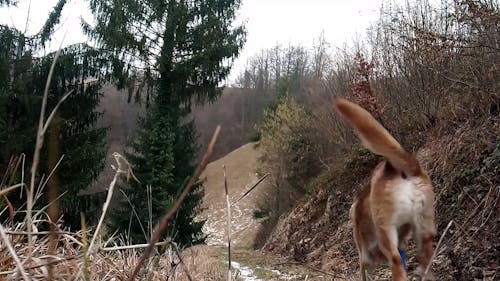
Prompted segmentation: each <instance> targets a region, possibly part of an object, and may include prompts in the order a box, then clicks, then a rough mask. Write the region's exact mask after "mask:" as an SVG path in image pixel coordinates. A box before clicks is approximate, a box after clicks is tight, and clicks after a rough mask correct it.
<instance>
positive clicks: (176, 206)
mask: <svg viewBox="0 0 500 281" xmlns="http://www.w3.org/2000/svg"><path fill="white" fill-rule="evenodd" d="M219 132H220V126H217V128H216V129H215V132H214V135H213V136H212V140H211V141H210V144H209V145H208V148H207V151H206V152H205V155H204V156H203V158H202V160H201V162H200V164H199V165H198V167H196V170H195V173H194V174H193V176H192V177H191V178H190V179H189V182H188V183H187V184H186V186H185V187H184V190H183V191H182V193H181V195H180V196H179V199H177V201H176V202H175V204H174V205H173V207H172V208H171V209H170V211H169V212H168V213H167V214H166V215H164V216H163V217H162V218H161V220H160V222H159V224H158V227H157V228H156V230H155V232H154V233H153V235H152V236H151V239H150V241H149V246H148V247H147V248H146V250H145V251H144V253H143V254H142V256H141V258H140V259H139V262H138V263H137V264H136V266H135V268H134V270H133V271H132V274H131V275H130V277H129V279H128V280H130V281H132V280H135V277H136V276H137V274H138V273H139V270H140V268H141V266H142V264H143V263H144V261H145V260H146V259H147V258H148V257H149V255H150V254H151V251H152V250H153V247H154V243H156V242H158V240H160V236H161V234H162V233H163V231H164V230H165V229H166V228H167V226H168V225H169V224H170V222H171V221H172V220H173V218H174V216H175V214H176V213H177V210H178V209H179V207H180V206H181V205H182V203H183V202H184V199H185V198H186V196H187V195H188V194H189V192H190V191H191V187H192V186H193V185H194V184H195V183H196V181H197V180H198V178H199V177H200V175H201V173H202V172H203V170H204V169H205V167H206V166H207V164H208V159H209V158H210V156H211V155H212V152H213V150H214V146H215V143H216V142H217V138H218V136H219Z"/></svg>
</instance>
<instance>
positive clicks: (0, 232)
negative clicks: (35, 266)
mask: <svg viewBox="0 0 500 281" xmlns="http://www.w3.org/2000/svg"><path fill="white" fill-rule="evenodd" d="M0 235H1V236H2V239H3V240H4V241H5V245H6V247H7V249H8V250H9V252H10V255H11V256H12V259H13V260H14V262H15V263H16V267H17V270H18V271H19V273H21V276H22V277H23V279H24V280H25V281H29V280H30V278H28V275H27V274H26V271H24V268H23V264H22V263H21V260H20V259H19V257H18V256H17V254H16V251H15V250H14V248H13V247H12V245H11V244H10V241H9V238H8V237H7V234H5V229H4V228H3V225H2V224H1V223H0Z"/></svg>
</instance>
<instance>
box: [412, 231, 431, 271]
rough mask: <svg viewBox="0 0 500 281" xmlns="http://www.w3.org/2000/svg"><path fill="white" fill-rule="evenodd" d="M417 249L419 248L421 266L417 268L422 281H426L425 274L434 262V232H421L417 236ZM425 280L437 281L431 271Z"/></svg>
mask: <svg viewBox="0 0 500 281" xmlns="http://www.w3.org/2000/svg"><path fill="white" fill-rule="evenodd" d="M417 235H418V236H419V237H417V239H416V240H417V247H418V262H419V266H418V268H417V275H419V276H420V279H421V280H424V274H425V270H426V268H427V266H429V264H430V263H431V262H432V260H431V259H432V253H433V250H432V248H433V247H432V243H433V240H434V236H435V235H434V233H432V232H424V231H422V232H420V233H418V234H417ZM425 280H435V278H434V275H433V273H432V270H431V269H429V272H428V273H427V275H426V277H425Z"/></svg>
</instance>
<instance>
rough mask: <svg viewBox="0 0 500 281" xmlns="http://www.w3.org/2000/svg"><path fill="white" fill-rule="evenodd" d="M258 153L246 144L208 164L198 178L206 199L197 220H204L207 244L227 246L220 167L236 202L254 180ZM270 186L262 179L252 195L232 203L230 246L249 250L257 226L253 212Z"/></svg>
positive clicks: (269, 190)
mask: <svg viewBox="0 0 500 281" xmlns="http://www.w3.org/2000/svg"><path fill="white" fill-rule="evenodd" d="M259 156H260V151H259V150H258V148H256V146H255V144H254V143H248V144H245V145H243V146H242V147H240V148H238V149H236V150H234V151H232V152H231V153H229V154H228V155H226V156H224V157H222V158H220V159H218V160H217V161H214V162H212V163H210V164H208V166H207V168H206V169H205V171H204V172H203V174H202V176H201V178H202V179H204V187H205V197H204V199H203V204H202V208H203V209H204V210H203V212H202V213H201V214H200V215H199V216H198V218H199V219H203V220H206V223H205V226H204V232H205V233H206V234H208V240H207V243H208V244H209V245H225V244H226V238H225V237H226V236H225V235H226V220H227V210H226V199H225V195H224V174H223V168H222V167H223V165H225V166H226V178H227V185H228V190H229V197H230V201H231V202H233V201H235V200H237V199H238V198H239V197H240V196H241V195H242V194H243V193H244V192H245V191H246V190H248V188H250V187H251V186H252V185H253V184H254V183H255V182H256V181H257V180H258V176H257V174H256V172H255V171H256V169H257V165H258V157H259ZM270 188H271V186H270V185H269V181H268V179H266V180H264V181H263V182H262V183H261V184H260V185H259V186H258V187H257V188H256V189H254V191H253V192H251V193H250V194H249V195H248V196H246V197H245V198H244V199H242V200H240V201H239V202H238V203H236V204H234V205H233V206H232V208H231V213H232V214H231V217H232V220H231V224H232V225H231V226H232V230H231V231H232V234H231V237H232V239H231V243H232V245H233V246H234V247H239V248H247V249H249V248H251V247H252V245H253V242H254V239H255V236H256V235H257V232H258V230H259V227H260V223H259V220H258V219H255V218H254V217H253V212H254V211H255V210H256V209H257V208H258V204H259V202H261V201H263V200H264V199H265V197H267V196H269V193H270V192H271V189H270Z"/></svg>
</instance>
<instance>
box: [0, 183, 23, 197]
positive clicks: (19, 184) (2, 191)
mask: <svg viewBox="0 0 500 281" xmlns="http://www.w3.org/2000/svg"><path fill="white" fill-rule="evenodd" d="M23 185H24V184H23V183H18V184H15V185H13V186H9V187H7V188H4V189H2V190H0V196H3V195H5V194H7V193H9V192H11V191H12V190H14V189H16V188H18V187H21V186H23Z"/></svg>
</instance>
